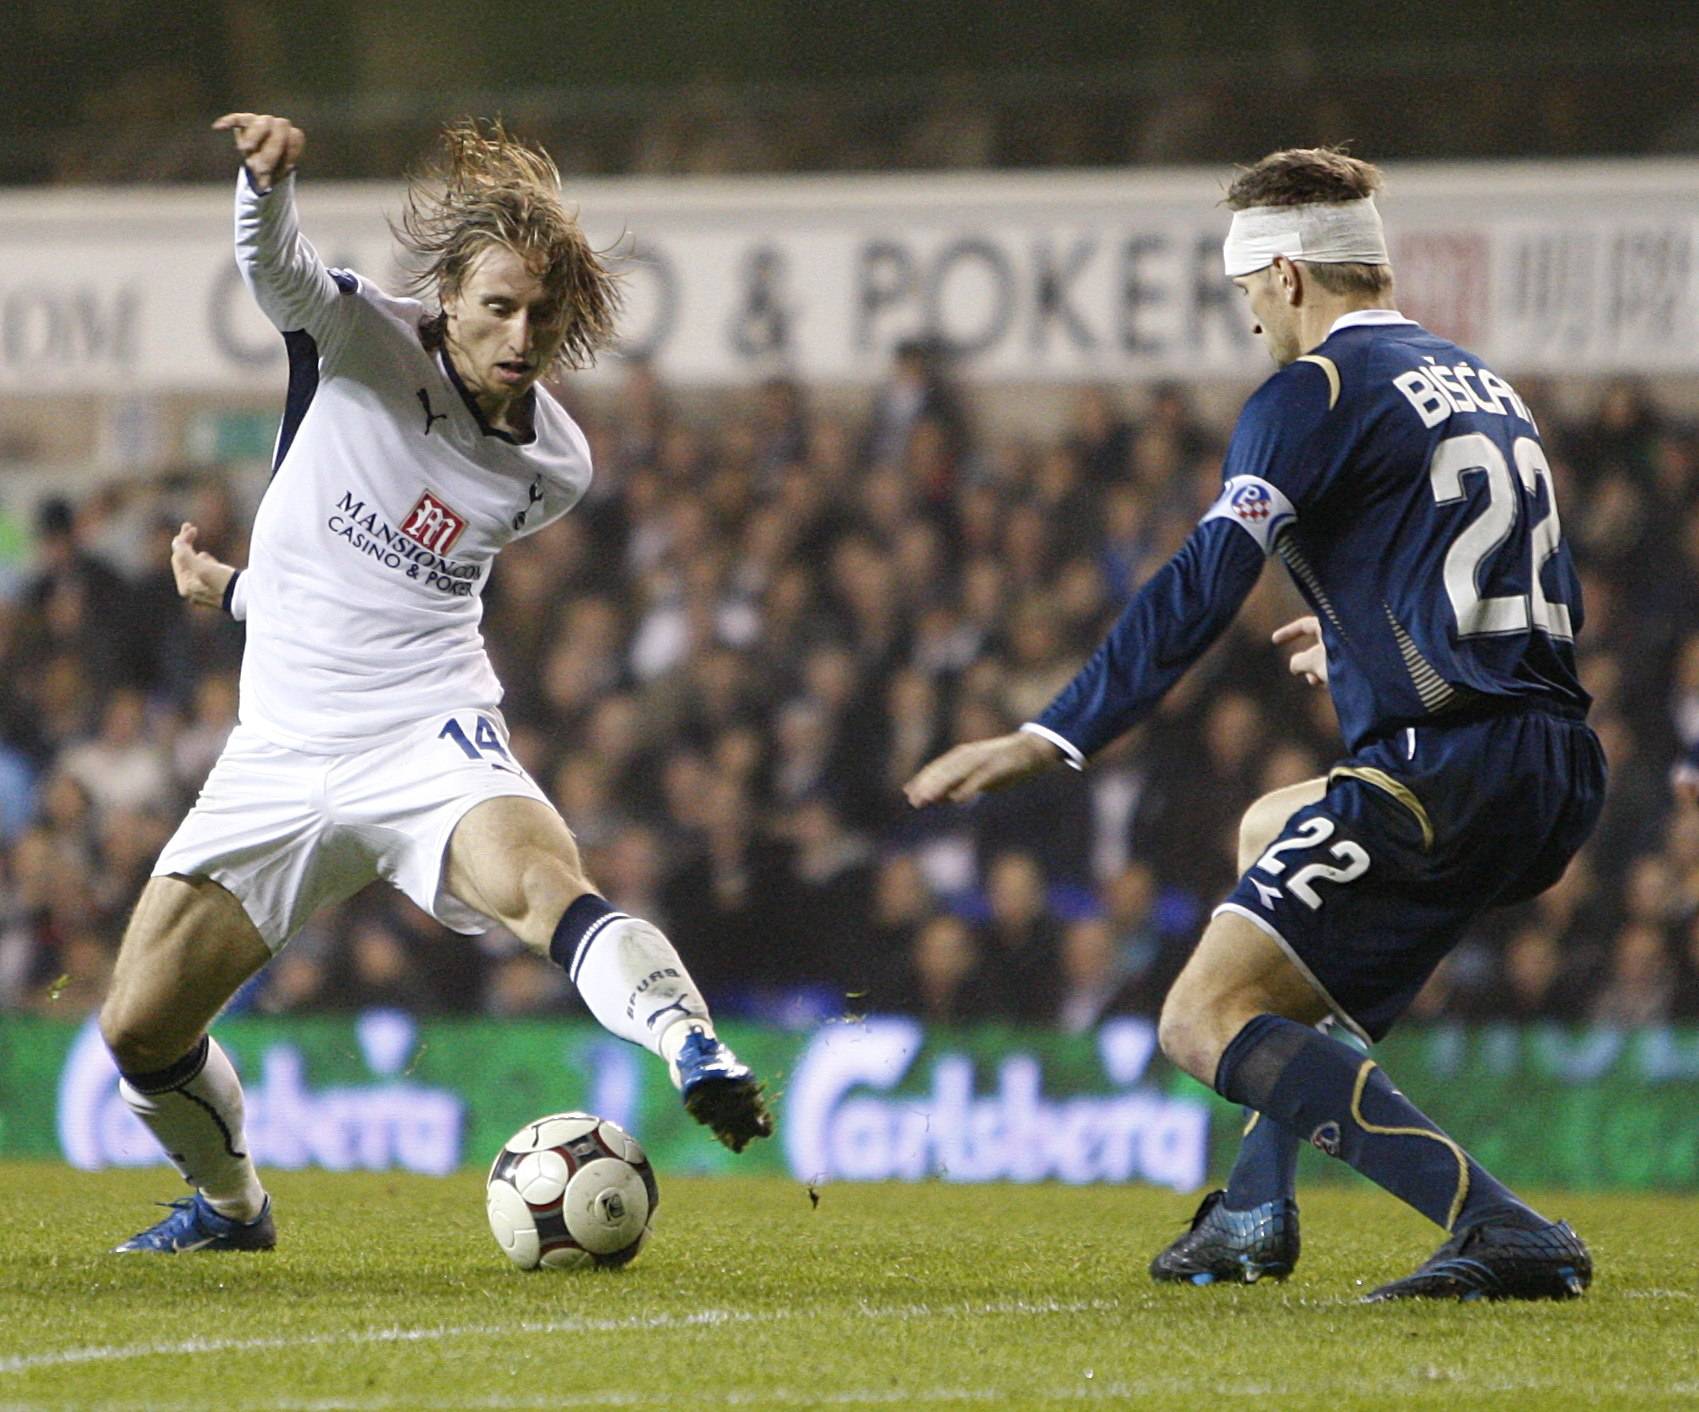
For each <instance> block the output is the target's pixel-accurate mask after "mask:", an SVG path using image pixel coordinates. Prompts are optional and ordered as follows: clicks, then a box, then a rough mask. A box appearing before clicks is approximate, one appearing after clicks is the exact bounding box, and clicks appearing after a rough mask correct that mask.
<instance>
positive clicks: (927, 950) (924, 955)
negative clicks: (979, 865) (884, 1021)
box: [903, 917, 1001, 1025]
mask: <svg viewBox="0 0 1699 1412" xmlns="http://www.w3.org/2000/svg"><path fill="white" fill-rule="evenodd" d="M908 970H909V975H908V978H907V983H906V984H905V985H904V986H903V992H904V994H905V996H906V997H907V1000H906V1003H905V1005H904V1007H903V1008H905V1009H908V1010H911V1011H912V1012H913V1013H914V1014H916V1015H919V1016H920V1017H921V1018H922V1019H924V1020H926V1021H927V1023H929V1024H934V1025H961V1024H967V1023H970V1022H972V1021H974V1020H985V1019H990V1018H992V1017H994V1016H996V1015H999V1014H1000V1013H1001V1011H1000V1008H999V1007H998V1005H997V1003H996V1001H995V1000H994V999H993V996H994V994H995V993H996V992H997V991H998V990H999V989H1000V987H999V985H998V983H997V980H996V978H995V977H988V976H987V974H986V972H985V962H984V960H983V958H982V957H981V954H980V948H979V945H978V943H977V942H976V941H975V940H974V936H973V932H972V930H971V929H970V928H969V927H968V925H967V923H966V922H964V921H962V920H961V918H959V917H934V918H933V919H932V920H931V921H930V922H928V923H927V924H926V925H925V926H924V927H922V928H921V929H920V932H919V934H918V935H917V936H916V937H915V939H914V943H913V946H912V949H911V953H910V956H909V963H908Z"/></svg>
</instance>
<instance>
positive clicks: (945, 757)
mask: <svg viewBox="0 0 1699 1412" xmlns="http://www.w3.org/2000/svg"><path fill="white" fill-rule="evenodd" d="M1061 758H1062V752H1061V751H1060V750H1058V749H1057V748H1056V747H1055V746H1054V745H1052V744H1051V743H1050V742H1049V741H1048V740H1045V739H1044V737H1042V736H1039V735H1034V734H1033V733H1032V732H1031V731H1011V732H1010V733H1009V734H1008V735H998V736H993V737H992V738H991V739H989V740H970V741H968V742H967V744H965V745H958V746H956V747H955V748H954V749H952V750H948V751H946V752H945V753H944V754H942V755H940V756H939V757H938V758H937V759H936V760H934V761H932V762H931V763H930V764H928V765H925V766H922V767H921V769H920V770H919V772H918V773H916V775H915V777H914V778H913V779H911V780H910V781H909V782H908V783H907V784H905V785H904V786H903V793H904V794H906V795H907V796H908V802H909V803H910V804H912V805H914V807H915V808H916V809H919V808H922V807H924V806H925V805H927V804H938V803H941V802H942V801H944V800H948V801H949V802H950V803H952V804H965V803H967V802H968V800H970V799H977V798H978V797H979V796H980V795H981V794H984V793H985V792H986V791H987V790H990V789H1002V788H1003V787H1004V786H1005V785H1011V784H1014V783H1015V781H1016V780H1024V779H1025V778H1026V777H1027V776H1028V775H1034V774H1037V773H1038V772H1039V771H1040V770H1043V769H1047V768H1049V767H1050V766H1051V765H1054V764H1055V763H1056V762H1057V761H1058V760H1060V759H1061Z"/></svg>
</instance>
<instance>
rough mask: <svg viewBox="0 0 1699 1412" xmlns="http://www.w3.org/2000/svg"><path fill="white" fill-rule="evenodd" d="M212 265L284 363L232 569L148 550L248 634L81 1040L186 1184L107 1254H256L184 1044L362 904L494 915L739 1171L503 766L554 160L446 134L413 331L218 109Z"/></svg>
mask: <svg viewBox="0 0 1699 1412" xmlns="http://www.w3.org/2000/svg"><path fill="white" fill-rule="evenodd" d="M214 127H215V128H217V129H220V130H225V131H229V132H231V133H232V134H233V135H234V137H235V141H236V147H237V149H238V151H239V152H240V153H241V155H242V159H243V170H242V174H241V176H240V177H239V178H238V190H237V196H236V253H237V260H238V263H239V264H240V266H241V270H242V274H243V277H244V279H245V280H246V282H247V284H248V286H249V288H250V289H251V290H252V291H253V294H254V297H255V299H256V301H257V302H258V304H259V306H260V308H261V309H262V310H263V311H264V312H265V314H266V316H267V317H268V318H269V319H270V320H271V321H272V322H273V323H274V324H275V325H276V326H277V328H278V329H279V330H280V331H281V332H282V333H283V335H284V338H285V341H286V342H287V344H288V348H289V359H290V383H289V397H288V405H287V408H286V410H285V413H284V419H283V425H282V427H281V429H280V431H279V435H278V443H277V455H276V461H275V466H274V471H273V478H272V481H271V484H270V486H269V487H268V489H267V491H266V494H265V497H264V499H263V501H262V503H261V505H260V509H259V513H258V516H257V518H256V520H255V523H254V531H253V537H252V549H251V553H250V562H249V564H248V566H247V568H246V569H243V570H240V571H238V570H236V569H234V568H233V567H231V566H230V565H227V564H222V563H220V562H219V561H218V560H216V559H215V558H213V557H212V556H211V555H210V554H207V553H205V552H204V551H201V550H200V549H198V548H197V547H196V545H195V537H196V532H195V527H194V526H193V525H189V524H186V525H184V526H183V528H182V530H181V532H180V533H179V535H178V536H177V539H176V540H175V541H174V543H173V546H172V569H173V571H174V573H175V575H176V579H177V586H178V591H179V592H180V593H181V594H182V595H183V596H184V597H186V598H188V599H190V600H191V601H194V602H197V603H201V604H206V605H212V606H222V607H223V608H225V609H226V610H227V611H229V612H231V613H233V614H234V615H235V616H236V617H237V618H239V619H242V620H244V621H245V622H246V623H247V632H248V641H247V648H246V651H245V653H244V655H243V660H242V679H241V710H240V720H239V724H238V725H237V727H236V729H235V731H234V732H233V733H232V735H231V737H230V741H229V744H228V745H227V746H226V747H225V750H224V753H223V754H222V755H221V756H220V757H219V760H218V763H217V764H216V765H215V766H214V768H213V771H212V773H211V775H210V776H209V778H208V779H207V782H206V785H205V787H204V788H203V790H202V791H201V795H200V798H199V799H198V801H197V802H196V804H195V807H194V809H193V811H192V812H191V813H190V814H189V816H188V817H187V818H186V819H185V820H184V821H183V824H182V826H181V827H180V828H179V829H178V831H177V833H176V834H175V835H174V836H173V838H172V839H171V841H170V842H169V843H168V844H167V845H166V848H165V851H164V852H163V853H162V854H161V855H160V857H159V860H158V862H157V863H156V864H155V865H154V869H153V877H152V878H151V879H150V880H149V882H148V884H147V886H146V888H145V889H144V890H143V892H142V896H141V899H140V901H139V902H138V903H137V906H136V910H135V914H134V916H133V917H132V918H131V921H130V925H129V928H128V930H127V931H126V934H125V937H124V942H123V946H122V948H121V949H120V951H119V955H118V961H117V966H116V970H115V972H114V975H113V979H112V987H111V991H110V993H109V994H108V996H107V999H106V1003H105V1005H104V1006H103V1008H102V1010H101V1015H100V1025H101V1031H102V1034H103V1035H104V1037H105V1039H106V1043H107V1045H108V1047H109V1048H110V1049H111V1051H112V1055H113V1057H114V1059H115V1060H116V1062H117V1065H118V1068H119V1071H120V1072H121V1074H122V1075H123V1081H122V1083H121V1085H120V1088H121V1091H122V1093H123V1095H124V1098H125V1101H126V1102H127V1103H128V1104H129V1105H130V1108H131V1110H132V1111H133V1112H135V1114H136V1115H137V1116H138V1117H139V1118H140V1119H141V1120H142V1121H143V1122H144V1123H145V1124H146V1125H147V1126H148V1128H149V1129H150V1130H151V1131H152V1132H153V1134H154V1136H155V1137H157V1138H158V1139H159V1142H160V1143H161V1145H162V1146H163V1147H164V1148H165V1150H166V1152H167V1153H168V1154H169V1155H170V1158H171V1161H172V1162H173V1164H174V1165H175V1166H176V1167H177V1169H178V1170H179V1171H180V1172H181V1173H182V1174H183V1177H184V1179H185V1180H187V1181H188V1182H189V1183H190V1184H191V1185H192V1186H193V1187H194V1188H195V1194H194V1195H193V1196H192V1197H185V1198H182V1199H180V1200H179V1201H177V1202H174V1203H173V1204H172V1209H171V1214H170V1215H168V1216H167V1217H166V1218H165V1219H163V1220H162V1221H160V1222H159V1223H158V1224H157V1225H155V1226H153V1227H151V1228H149V1229H148V1230H146V1231H143V1232H141V1233H140V1234H139V1235H137V1236H135V1237H133V1238H132V1239H130V1240H128V1241H126V1242H124V1243H123V1244H122V1245H120V1246H119V1247H118V1249H119V1250H120V1251H163V1252H176V1251H184V1250H202V1249H205V1250H236V1249H267V1248H269V1247H271V1246H272V1245H274V1244H275V1242H276V1234H275V1228H274V1223H273V1220H272V1214H271V1202H270V1199H269V1197H268V1196H267V1195H266V1193H265V1190H264V1188H263V1186H262V1185H261V1183H260V1180H259V1177H258V1175H257V1174H256V1172H255V1170H254V1165H253V1162H252V1160H251V1159H250V1158H249V1157H248V1155H247V1152H246V1146H247V1144H246V1142H245V1140H244V1137H243V1129H242V1090H241V1086H240V1084H239V1083H238V1081H237V1078H236V1074H235V1071H234V1070H233V1069H232V1067H231V1065H230V1061H229V1059H228V1058H227V1057H226V1056H225V1055H224V1053H223V1051H222V1050H221V1049H220V1048H219V1046H218V1044H217V1042H216V1041H215V1040H213V1039H212V1038H211V1037H210V1035H208V1033H207V1025H208V1024H209V1023H210V1021H211V1020H212V1018H213V1017H214V1016H215V1015H216V1014H217V1013H218V1010H219V1009H220V1007H222V1006H223V1005H224V1004H225V1002H226V1001H228V1000H229V998H230V997H231V995H232V994H234V993H235V991H236V989H237V988H238V987H239V986H240V985H241V984H242V983H243V982H244V981H245V980H247V978H248V977H249V976H251V975H252V974H253V973H254V972H255V971H257V970H258V969H259V968H260V967H261V966H263V965H264V964H265V963H266V962H267V961H268V960H270V958H271V956H272V955H273V954H274V953H275V952H276V951H277V950H278V949H280V948H281V947H282V946H283V945H284V944H285V942H287V941H288V939H289V938H290V936H291V935H293V934H294V932H295V931H296V930H298V929H299V928H300V926H301V925H302V923H304V922H305V921H306V920H307V918H308V917H309V916H310V915H311V914H312V913H313V912H314V911H316V910H317V909H318V908H320V907H322V906H325V905H327V904H329V903H333V902H337V901H340V900H342V899H343V898H346V897H348V896H350V895H351V894H353V893H354V892H356V891H358V890H359V889H360V888H362V887H364V886H365V885H366V884H367V883H368V882H371V881H373V880H375V879H377V878H383V879H385V880H386V881H388V882H390V883H391V884H393V885H394V886H395V887H397V888H399V889H400V890H401V891H402V892H404V893H406V894H407V895H408V896H409V897H410V898H412V899H413V900H414V901H415V902H416V903H418V904H419V906H421V907H423V908H424V909H425V910H426V911H428V912H430V913H431V914H432V915H434V916H435V917H437V918H438V919H439V920H440V921H442V922H443V923H445V924H446V925H447V926H449V927H452V928H454V929H455V930H456V931H461V932H469V933H475V932H479V931H482V930H483V929H484V928H485V927H486V926H487V925H488V923H489V922H490V921H491V920H494V921H496V922H499V923H501V924H502V925H503V926H505V927H507V928H509V929H510V930H511V931H512V932H513V933H514V934H515V935H516V936H518V937H519V938H520V939H521V940H522V941H523V942H525V943H526V944H527V945H528V946H530V947H532V948H534V949H535V950H537V951H539V952H546V953H547V954H549V955H550V956H552V957H553V958H554V959H555V960H556V961H558V962H559V963H560V964H561V965H562V966H563V967H565V968H566V970H567V971H568V973H569V974H570V976H571V978H572V980H573V982H574V983H575V984H576V985H577V987H578V990H579V993H580V994H581V995H582V996H583V998H584V1000H585V1003H586V1004H587V1005H588V1006H589V1007H590V1010H591V1012H592V1013H593V1014H594V1015H595V1016H596V1018H597V1019H598V1020H599V1021H601V1023H602V1024H603V1025H605V1026H606V1027H607V1028H608V1029H609V1030H611V1031H612V1032H613V1033H615V1034H617V1035H619V1036H620V1037H621V1038H623V1039H627V1040H630V1041H632V1042H634V1043H637V1044H641V1045H644V1046H646V1047H647V1048H649V1049H650V1050H652V1051H653V1052H654V1053H656V1054H657V1055H659V1056H660V1057H661V1058H662V1059H663V1060H664V1061H665V1062H666V1063H667V1064H668V1066H669V1069H670V1071H671V1073H672V1076H673V1079H674V1081H675V1083H677V1084H678V1086H679V1088H680V1090H681V1092H682V1094H683V1098H684V1103H685V1107H686V1108H687V1109H688V1110H689V1111H690V1112H691V1114H692V1115H693V1116H694V1117H696V1118H697V1119H698V1120H699V1121H701V1122H703V1123H705V1124H706V1125H707V1126H708V1127H710V1128H711V1129H712V1130H713V1131H714V1133H715V1135H716V1136H717V1137H718V1138H719V1139H720V1140H721V1141H722V1142H724V1143H726V1145H727V1146H729V1147H731V1148H732V1149H733V1150H734V1151H741V1150H742V1149H743V1147H744V1146H745V1144H747V1143H748V1142H749V1141H751V1140H752V1139H754V1138H757V1137H764V1136H767V1135H768V1134H769V1133H771V1131H772V1121H771V1118H770V1117H769V1115H768V1112H767V1109H766V1105H765V1102H764V1100H763V1096H762V1091H761V1086H760V1084H759V1083H758V1082H757V1080H756V1078H755V1076H754V1074H753V1073H752V1072H751V1071H750V1070H749V1068H748V1067H747V1066H746V1065H744V1064H741V1063H740V1062H739V1061H738V1060H737V1058H736V1056H735V1055H733V1054H732V1053H731V1051H730V1050H729V1049H728V1048H727V1047H726V1046H725V1045H724V1044H723V1043H721V1042H720V1041H719V1040H718V1039H717V1038H716V1037H715V1035H714V1029H713V1024H712V1021H711V1020H710V1018H709V1015H708V1009H707V1006H706V1005H705V1004H704V1003H703V1000H702V997H701V995H700V994H699V992H698V991H697V990H696V987H695V985H694V983H693V982H692V981H691V979H690V976H689V973H688V972H687V971H686V970H685V968H684V965H683V963H682V962H681V961H680V960H679V958H678V955H677V953H676V952H675V951H674V950H673V947H672V944H671V943H670V942H669V941H668V940H667V939H666V937H664V936H663V935H662V934H661V933H660V932H659V931H658V930H656V929H655V928H654V927H652V926H650V925H649V924H648V923H647V922H643V921H641V920H639V919H637V918H634V917H630V916H627V915H626V914H624V913H622V912H619V911H618V910H616V909H615V908H614V907H612V906H611V905H610V904H609V903H607V902H606V901H605V900H604V899H603V898H601V897H600V896H598V895H597V894H596V892H595V891H594V889H593V887H592V885H591V883H590V881H589V879H588V878H587V877H586V876H585V874H584V868H583V865H582V863H581V861H580V858H579V854H578V849H577V846H576V844H575V843H574V841H573V837H572V834H571V833H570V832H569V831H568V829H567V827H566V824H565V823H564V822H563V821H562V819H561V817H560V815H559V814H558V813H557V812H556V811H555V809H554V807H553V805H551V804H550V802H549V801H548V799H547V797H546V796H545V795H544V794H543V792H542V791H541V790H540V789H539V788H538V787H537V785H536V784H535V783H534V782H533V781H532V780H531V778H530V776H529V775H527V774H526V772H525V771H524V769H523V768H522V767H521V766H520V765H519V763H518V762H517V761H516V760H515V759H514V758H513V756H512V753H511V751H510V750H509V748H508V740H507V732H506V728H505V726H504V725H503V722H502V718H501V716H500V714H499V712H498V710H497V706H498V704H499V702H500V700H501V694H502V692H501V686H500V684H499V683H498V682H497V681H496V678H495V674H494V672H493V671H492V670H491V667H490V663H489V660H488V658H487V657H486V655H485V653H484V645H483V639H482V637H481V636H480V634H479V630H478V624H479V618H480V615H481V612H482V604H481V595H482V592H483V588H484V585H485V582H486V581H487V579H488V575H489V569H490V564H491V562H492V561H493V559H494V558H495V555H496V552H497V551H498V550H499V549H500V548H501V547H502V546H503V545H505V544H507V543H508V542H509V541H510V540H513V539H516V538H519V537H521V536H522V535H526V534H531V533H534V532H535V531H536V530H538V529H540V528H541V527H542V526H544V525H546V524H548V523H550V522H551V521H552V520H555V519H557V518H559V517H560V516H561V515H563V514H565V513H566V512H567V511H568V510H570V509H571V508H572V506H573V505H574V504H576V503H577V501H578V499H579V498H580V497H581V496H582V495H583V494H584V490H585V487H586V486H587V485H588V484H589V481H590V455H589V448H588V446H587V444H586V442H585V439H584V435H583V433H582V432H581V431H580V430H579V429H578V427H577V426H576V425H575V424H574V422H573V420H572V418H571V417H569V416H568V415H567V413H566V412H565V410H564V409H563V408H562V407H561V406H560V404H559V403H558V402H556V401H555V399H554V398H553V397H551V396H550V395H549V393H548V391H547V390H546V389H545V388H543V387H541V386H539V385H538V379H539V378H540V377H541V376H542V375H544V374H545V373H547V372H549V371H550V370H551V369H554V368H570V367H582V366H584V365H585V364H586V363H588V362H589V361H590V360H591V358H592V357H593V355H594V353H595V350H596V348H597V347H598V346H599V345H600V344H602V343H604V342H605V341H606V340H607V339H608V337H609V336H610V335H611V333H612V330H613V322H614V315H615V312H616V310H617V305H618V299H617V290H616V286H615V284H614V281H613V279H612V277H611V276H610V275H609V273H608V272H607V270H606V269H605V268H604V267H603V266H602V264H601V263H600V261H599V260H598V259H597V257H596V254H595V252H594V251H593V250H592V249H591V248H590V246H589V244H588V243H587V241H586V240H585V238H584V236H583V233H582V231H581V230H580V229H579V227H578V224H577V221H576V220H575V219H574V217H573V216H572V215H571V214H570V213H569V212H568V211H567V210H566V209H565V207H564V206H563V205H562V203H561V197H560V178H559V175H558V173H557V172H556V171H555V168H554V164H553V163H552V162H550V161H549V159H548V157H547V156H546V155H544V154H543V153H541V152H540V151H537V150H533V149H531V148H528V147H526V146H524V145H522V144H520V143H518V142H516V141H515V140H513V139H512V138H511V137H509V136H508V135H507V134H506V133H505V132H504V131H503V130H502V129H501V128H500V127H499V125H498V126H492V127H487V128H480V127H478V126H476V125H474V124H463V125H459V126H456V127H454V128H451V129H449V131H448V132H447V134H446V135H445V136H446V144H447V154H446V160H445V161H444V162H443V164H442V167H441V170H440V171H438V172H436V173H435V174H434V177H433V178H431V179H421V180H418V181H415V182H414V184H413V186H412V189H411V190H410V193H409V201H408V208H407V212H406V215H405V218H404V220H403V223H402V229H401V231H400V232H398V233H399V234H400V236H401V238H402V240H403V242H404V243H405V244H407V245H408V246H409V248H410V250H411V251H412V253H413V254H414V255H416V256H418V257H419V258H420V259H421V261H422V262H423V263H424V264H425V266H426V269H425V272H424V274H423V276H422V283H423V285H424V286H425V288H426V289H427V291H428V292H430V293H433V294H434V295H435V297H436V299H437V301H438V303H439V305H440V309H439V310H433V309H431V308H430V307H428V306H427V305H425V304H423V303H420V302H418V301H416V300H412V299H403V298H395V297H392V296H390V295H388V294H385V293H384V292H383V291H382V290H379V289H377V288H376V287H374V286H373V285H372V284H370V283H369V282H368V281H367V280H365V279H363V278H361V277H360V276H358V275H355V274H352V273H349V272H346V271H341V270H327V269H326V268H325V266H324V265H323V264H322V263H321V262H320V260H319V258H318V256H317V255H316V254H315V253H314V251H313V248H312V246H310V245H309V244H308V243H307V242H306V241H305V240H303V239H302V237H301V234H300V231H299V228H298V226H297V223H296V216H295V199H294V185H295V182H294V175H293V173H294V170H295V167H296V165H297V163H298V161H299V159H300V156H301V151H302V148H303V147H304V145H305V137H304V135H303V134H302V132H301V130H300V129H299V128H297V127H295V126H294V125H293V124H291V123H290V122H289V121H288V120H287V119H284V118H278V117H269V116H264V115H258V114H253V113H231V114H228V115H226V116H225V117H222V118H220V119H219V120H218V121H217V122H216V123H215V124H214Z"/></svg>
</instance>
